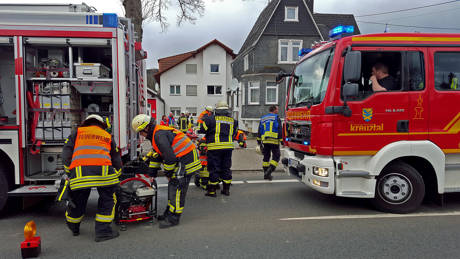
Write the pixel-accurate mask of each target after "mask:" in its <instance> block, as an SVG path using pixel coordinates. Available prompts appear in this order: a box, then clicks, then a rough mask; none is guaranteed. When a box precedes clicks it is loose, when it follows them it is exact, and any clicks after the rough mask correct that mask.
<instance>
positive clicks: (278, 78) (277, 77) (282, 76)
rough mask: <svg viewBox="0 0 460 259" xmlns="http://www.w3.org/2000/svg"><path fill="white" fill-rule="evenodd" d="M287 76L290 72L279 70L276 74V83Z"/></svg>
mask: <svg viewBox="0 0 460 259" xmlns="http://www.w3.org/2000/svg"><path fill="white" fill-rule="evenodd" d="M288 76H291V75H290V74H286V73H284V72H283V71H280V72H279V73H278V74H277V75H276V83H279V82H280V81H281V80H283V78H285V77H288Z"/></svg>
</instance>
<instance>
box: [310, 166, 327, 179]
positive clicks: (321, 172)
mask: <svg viewBox="0 0 460 259" xmlns="http://www.w3.org/2000/svg"><path fill="white" fill-rule="evenodd" d="M313 174H314V175H317V176H321V177H328V176H329V170H328V169H327V168H322V167H316V166H314V167H313Z"/></svg>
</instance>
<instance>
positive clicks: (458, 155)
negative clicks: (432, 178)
mask: <svg viewBox="0 0 460 259" xmlns="http://www.w3.org/2000/svg"><path fill="white" fill-rule="evenodd" d="M430 58H432V61H431V62H430V63H431V64H433V66H432V67H430V71H429V73H430V75H433V76H432V78H434V82H433V83H434V87H431V89H432V92H431V94H430V111H429V139H430V141H432V142H433V143H435V144H436V145H437V146H438V147H439V148H441V149H442V151H443V152H444V153H445V154H446V175H445V191H446V192H450V191H454V190H457V191H458V187H460V134H459V133H460V103H459V100H460V85H459V78H460V50H459V49H458V48H437V49H436V48H434V49H430ZM456 188H457V189H456Z"/></svg>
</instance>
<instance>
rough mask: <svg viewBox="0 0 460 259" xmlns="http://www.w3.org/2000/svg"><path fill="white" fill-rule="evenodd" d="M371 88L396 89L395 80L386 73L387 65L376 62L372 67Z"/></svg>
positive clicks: (381, 89)
mask: <svg viewBox="0 0 460 259" xmlns="http://www.w3.org/2000/svg"><path fill="white" fill-rule="evenodd" d="M370 80H371V82H372V90H373V91H374V92H382V91H395V90H399V89H397V85H396V81H395V79H394V77H392V76H391V75H390V74H389V73H388V67H387V66H386V65H385V64H383V63H376V64H375V65H374V66H373V67H372V76H371V78H370Z"/></svg>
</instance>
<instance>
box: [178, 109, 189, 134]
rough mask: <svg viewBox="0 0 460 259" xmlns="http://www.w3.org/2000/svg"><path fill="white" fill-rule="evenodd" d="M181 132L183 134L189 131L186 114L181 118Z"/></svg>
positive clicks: (182, 114)
mask: <svg viewBox="0 0 460 259" xmlns="http://www.w3.org/2000/svg"><path fill="white" fill-rule="evenodd" d="M178 124H179V130H180V131H182V132H183V133H186V132H187V130H188V118H187V116H185V114H184V113H181V115H180V117H179V123H178Z"/></svg>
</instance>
